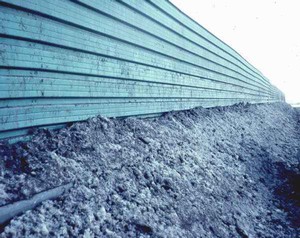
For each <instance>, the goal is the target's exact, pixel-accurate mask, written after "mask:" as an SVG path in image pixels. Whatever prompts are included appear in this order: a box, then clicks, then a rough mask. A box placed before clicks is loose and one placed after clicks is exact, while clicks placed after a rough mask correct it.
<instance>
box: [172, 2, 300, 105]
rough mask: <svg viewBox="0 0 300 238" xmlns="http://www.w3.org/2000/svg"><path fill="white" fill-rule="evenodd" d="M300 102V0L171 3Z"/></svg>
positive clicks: (286, 93) (287, 98) (292, 98)
mask: <svg viewBox="0 0 300 238" xmlns="http://www.w3.org/2000/svg"><path fill="white" fill-rule="evenodd" d="M171 2H173V4H175V5H176V6H177V7H178V8H180V9H181V10H182V11H183V12H185V13H186V14H187V15H189V16H190V17H192V18H193V19H194V20H196V21H197V22H199V23H200V24H201V25H202V26H204V27H205V28H206V29H208V30H209V31H210V32H212V33H213V34H214V35H216V36H217V37H219V38H220V39H221V40H223V41H224V42H226V43H227V44H229V45H230V46H231V47H232V48H234V49H235V50H236V51H238V52H239V53H240V54H241V55H242V56H243V57H244V58H245V59H246V60H248V61H249V62H250V63H251V64H252V65H253V66H254V67H256V68H257V69H258V70H260V71H261V72H262V73H263V74H264V75H265V76H266V77H267V78H268V79H269V80H270V81H271V83H273V84H274V85H276V86H277V87H278V88H279V89H280V90H282V91H283V92H284V94H285V96H286V100H287V101H288V102H289V103H294V102H300V0H247V1H246V0H171Z"/></svg>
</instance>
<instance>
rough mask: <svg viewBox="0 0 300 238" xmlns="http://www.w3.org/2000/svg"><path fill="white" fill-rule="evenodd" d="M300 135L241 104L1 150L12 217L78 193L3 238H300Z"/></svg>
mask: <svg viewBox="0 0 300 238" xmlns="http://www.w3.org/2000/svg"><path fill="white" fill-rule="evenodd" d="M299 124H300V122H299V115H298V114H297V112H296V110H294V109H292V108H291V107H290V106H288V105H287V104H283V103H278V104H259V105H249V104H238V105H234V106H231V107H216V108H211V109H203V108H196V109H193V110H188V111H181V112H170V113H167V114H165V115H163V116H161V117H159V118H154V119H134V118H127V119H107V118H103V117H96V118H92V119H90V120H88V121H86V122H81V123H75V124H73V125H71V126H69V127H68V128H64V129H61V130H59V131H48V130H39V131H33V134H34V135H33V139H32V141H31V142H26V143H18V144H15V145H7V144H0V156H1V157H2V159H1V161H0V205H4V204H8V203H11V202H14V201H18V200H20V199H26V198H30V197H31V196H33V195H34V194H35V193H38V192H40V191H43V190H46V189H51V188H53V187H56V186H59V185H61V184H66V183H68V182H74V186H73V187H72V188H71V189H70V191H69V192H68V193H67V194H64V195H63V196H62V197H60V198H59V199H56V200H52V201H46V202H43V203H42V205H40V206H38V207H37V208H35V209H34V210H32V211H27V212H26V213H25V214H23V215H21V216H19V217H15V218H14V219H12V220H11V221H10V222H9V223H8V224H4V225H3V229H2V233H1V234H0V237H47V236H50V237H52V236H55V237H59V236H62V237H67V236H73V237H136V236H138V237H297V232H299V230H297V227H299V226H300V224H299V220H297V218H299V216H300V204H299V187H300V186H299V176H300V175H299V174H300V173H299V160H300V135H299V132H300V131H299ZM297 183H298V184H297Z"/></svg>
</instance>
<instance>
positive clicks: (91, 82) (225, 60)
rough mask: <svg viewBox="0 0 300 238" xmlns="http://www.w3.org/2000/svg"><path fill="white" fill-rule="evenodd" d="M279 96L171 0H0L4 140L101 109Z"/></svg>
mask: <svg viewBox="0 0 300 238" xmlns="http://www.w3.org/2000/svg"><path fill="white" fill-rule="evenodd" d="M277 101H284V95H283V94H282V93H281V92H280V91H279V90H278V89H277V88H276V87H274V86H273V85H272V84H270V82H269V80H268V79H266V78H265V77H264V76H263V75H262V74H261V73H260V72H259V71H258V70H257V69H255V68H254V67H253V66H252V65H250V64H249V63H248V62H247V61H246V60H245V59H243V58H242V57H241V56H240V55H239V54H238V53H237V52H236V51H234V50H233V49H232V48H231V47H229V46H228V45H226V44H225V43H224V42H222V41H221V40H219V39H218V38H217V37H215V36H214V35H213V34H211V33H210V32H208V31H207V30H206V29H204V28H203V27H202V26H200V25H199V24H197V23H196V22H194V21H193V20H192V19H190V18H189V17H188V16H186V15H185V14H184V13H182V12H181V11H180V10H179V9H177V8H176V7H174V6H173V5H172V4H171V3H170V2H169V1H160V0H159V1H158V0H151V1H139V2H136V1H133V0H126V1H117V0H115V1H108V0H104V1H101V4H99V1H95V0H89V1H87V0H72V1H70V0H43V1H35V0H0V122H1V124H0V139H12V138H18V137H19V136H24V135H27V134H28V132H29V131H30V129H31V128H32V127H48V128H57V127H61V126H62V125H64V124H66V123H69V122H74V121H81V120H86V119H87V118H89V117H92V116H96V115H98V114H100V115H103V116H109V117H110V116H113V117H124V116H151V115H158V114H160V113H163V112H167V111H171V110H184V109H189V108H193V107H197V106H202V107H213V106H225V105H232V104H234V103H239V102H250V103H264V102H277Z"/></svg>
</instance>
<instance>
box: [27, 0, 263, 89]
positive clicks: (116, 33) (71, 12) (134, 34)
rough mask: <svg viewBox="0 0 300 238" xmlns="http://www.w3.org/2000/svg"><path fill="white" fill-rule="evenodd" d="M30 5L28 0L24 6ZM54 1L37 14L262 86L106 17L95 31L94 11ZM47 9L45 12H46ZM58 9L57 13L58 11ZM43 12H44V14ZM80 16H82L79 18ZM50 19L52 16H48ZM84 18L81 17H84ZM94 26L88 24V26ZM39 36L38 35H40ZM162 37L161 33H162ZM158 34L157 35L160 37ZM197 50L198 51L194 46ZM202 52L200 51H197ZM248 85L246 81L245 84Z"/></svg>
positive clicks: (222, 65)
mask: <svg viewBox="0 0 300 238" xmlns="http://www.w3.org/2000/svg"><path fill="white" fill-rule="evenodd" d="M27 4H29V5H30V1H28V3H27ZM55 4H56V1H51V2H48V4H47V8H45V9H44V10H43V9H41V8H39V9H40V11H42V10H43V13H44V14H50V13H52V14H53V16H55V17H58V18H59V19H64V20H65V21H68V22H70V21H72V22H76V24H78V25H80V26H83V27H86V28H88V29H91V30H95V31H98V32H100V33H103V34H108V35H109V36H111V37H116V38H120V39H122V40H125V41H127V42H131V43H135V44H137V45H140V46H143V47H147V48H148V49H152V50H153V49H155V50H156V51H157V52H160V53H164V54H165V55H170V56H171V57H175V58H176V57H177V58H178V56H180V57H179V58H180V59H181V60H184V61H185V62H190V63H192V64H195V65H199V62H200V64H201V67H204V68H206V69H209V70H213V71H217V72H219V73H222V74H225V75H228V76H230V77H234V78H236V79H239V78H240V79H241V80H242V79H243V80H244V81H246V80H248V81H251V80H253V82H255V83H257V84H258V85H261V87H263V86H264V84H262V83H261V82H259V81H257V80H256V79H251V78H249V77H246V76H244V75H241V74H239V72H237V71H235V70H233V69H232V66H231V67H230V66H228V62H226V61H225V62H220V63H214V62H213V60H215V61H220V59H215V58H216V56H210V57H206V58H209V60H206V58H205V57H202V58H199V56H198V57H197V56H196V55H194V53H193V52H194V51H195V49H194V50H193V51H189V52H187V51H186V50H185V49H184V48H182V47H181V48H179V47H178V46H176V45H171V44H167V43H166V42H163V41H162V40H160V39H158V38H156V37H153V36H151V35H146V34H145V33H143V32H139V31H137V30H136V29H134V28H132V27H130V26H128V25H127V24H124V23H121V22H119V21H117V20H115V19H112V18H109V17H108V16H105V15H101V28H99V26H98V25H96V24H95V23H94V22H98V21H99V17H100V16H99V14H98V13H96V12H93V11H91V10H89V9H80V8H79V7H78V6H76V4H75V5H74V4H73V5H72V3H71V2H64V1H60V4H59V5H55ZM35 5H36V4H35V3H32V5H30V6H31V7H34V6H35ZM51 5H52V6H53V8H54V6H56V9H57V10H56V11H55V12H54V10H53V9H52V8H51V9H52V10H51V11H50V10H49V6H51ZM59 8H61V9H65V10H68V11H67V13H62V12H63V11H62V10H60V9H59ZM47 9H48V10H47ZM59 10H60V11H59ZM44 11H46V12H44ZM83 14H84V15H83ZM51 16H52V15H51ZM84 16H85V17H84ZM91 22H92V23H94V24H92V23H91ZM25 24H26V22H23V20H22V26H24V27H26V25H25ZM140 24H143V22H140ZM41 34H42V33H41ZM162 34H165V33H162ZM162 34H161V35H162ZM198 49H200V48H199V47H198ZM201 51H203V50H201ZM206 54H209V52H206V53H205V52H203V53H202V55H206ZM249 83H250V82H249Z"/></svg>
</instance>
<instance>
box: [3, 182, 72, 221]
mask: <svg viewBox="0 0 300 238" xmlns="http://www.w3.org/2000/svg"><path fill="white" fill-rule="evenodd" d="M72 185H73V184H72V183H68V184H65V185H62V186H59V187H56V188H53V189H50V190H47V191H43V192H40V193H38V194H36V195H34V196H33V197H32V198H31V199H28V200H23V201H18V202H15V203H12V204H9V205H5V206H2V207H0V224H3V223H5V222H6V221H8V220H10V219H11V218H13V217H14V216H17V215H19V214H21V213H24V212H26V211H28V210H30V209H33V208H35V207H36V206H37V205H39V204H40V203H41V202H43V201H46V200H50V199H55V198H57V197H59V196H61V195H62V194H63V193H64V192H65V191H66V190H68V189H69V188H71V187H72Z"/></svg>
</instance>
